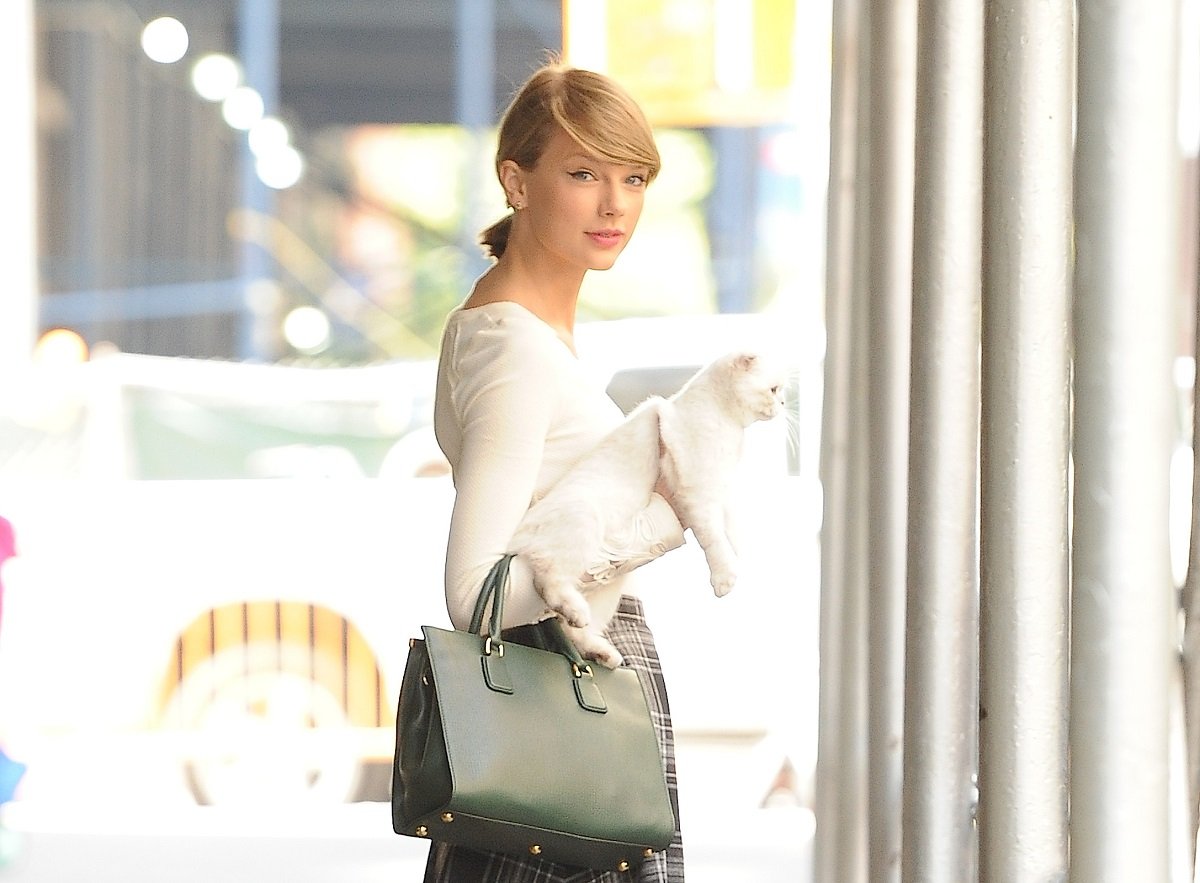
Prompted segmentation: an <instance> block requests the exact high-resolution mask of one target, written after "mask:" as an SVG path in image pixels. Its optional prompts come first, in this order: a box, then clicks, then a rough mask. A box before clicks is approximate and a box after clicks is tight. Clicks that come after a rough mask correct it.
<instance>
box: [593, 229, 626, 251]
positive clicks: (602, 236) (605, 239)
mask: <svg viewBox="0 0 1200 883" xmlns="http://www.w3.org/2000/svg"><path fill="white" fill-rule="evenodd" d="M587 235H588V238H590V239H591V240H592V242H594V243H596V244H597V245H598V246H600V247H601V248H612V247H613V246H614V245H617V244H618V243H620V241H621V240H622V239H624V238H625V234H624V233H622V232H621V231H620V230H589V231H588V234H587Z"/></svg>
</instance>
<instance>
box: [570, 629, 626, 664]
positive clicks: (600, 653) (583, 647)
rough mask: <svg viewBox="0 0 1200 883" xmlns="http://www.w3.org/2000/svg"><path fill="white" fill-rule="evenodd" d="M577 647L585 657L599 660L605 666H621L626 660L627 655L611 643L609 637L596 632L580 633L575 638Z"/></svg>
mask: <svg viewBox="0 0 1200 883" xmlns="http://www.w3.org/2000/svg"><path fill="white" fill-rule="evenodd" d="M575 647H576V649H577V650H579V655H580V656H582V657H583V658H584V659H590V660H592V661H593V662H598V663H600V664H601V665H603V666H604V667H605V668H620V667H621V665H622V664H623V663H624V662H625V657H624V656H622V655H621V653H620V651H619V650H617V648H616V647H614V646H613V645H612V644H611V643H609V641H608V639H607V638H604V637H601V636H600V635H597V634H595V633H594V632H583V633H581V634H580V635H578V636H577V637H576V639H575Z"/></svg>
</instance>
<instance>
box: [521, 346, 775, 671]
mask: <svg viewBox="0 0 1200 883" xmlns="http://www.w3.org/2000/svg"><path fill="white" fill-rule="evenodd" d="M784 379H785V376H784V372H782V371H781V370H780V369H779V368H777V367H776V366H774V365H772V364H770V362H769V360H768V359H766V358H765V357H763V356H762V355H760V354H756V353H750V352H735V353H730V354H728V355H725V356H722V357H721V358H718V359H716V360H715V361H713V362H711V363H710V364H709V365H707V366H705V367H704V368H702V369H701V370H700V371H698V372H697V373H696V374H695V375H694V376H693V377H692V379H691V380H689V381H688V382H687V383H686V384H685V385H684V387H683V388H682V389H681V390H679V392H677V393H676V394H675V395H673V396H671V397H670V398H669V399H663V398H659V397H653V398H650V399H648V400H647V401H645V402H643V403H642V404H641V405H639V406H638V407H637V408H635V409H634V410H633V412H632V413H631V414H630V415H629V417H628V418H627V419H626V420H625V421H624V422H623V423H622V424H621V425H620V426H618V427H617V428H616V429H614V430H613V431H612V432H610V433H609V434H608V435H606V436H605V437H604V438H603V439H602V440H601V441H600V442H599V444H598V445H597V446H596V447H595V448H593V449H592V450H591V451H590V452H589V453H587V454H586V455H584V457H583V458H581V459H580V460H579V461H578V462H577V463H575V464H574V465H573V466H572V467H571V469H570V470H568V472H567V473H566V474H565V475H564V476H563V477H562V478H561V479H559V480H558V481H557V482H556V483H555V484H554V486H553V487H552V488H550V490H549V491H548V492H547V493H546V494H545V496H543V497H542V498H541V499H539V500H538V501H537V502H535V503H534V504H533V505H532V506H531V507H530V508H529V511H528V512H527V513H526V515H525V517H524V518H523V519H522V521H521V523H520V525H518V527H517V531H516V533H515V534H514V535H513V539H512V543H511V544H510V547H509V551H511V552H515V553H516V554H518V555H521V556H523V557H524V558H525V559H526V560H527V561H528V562H529V564H530V567H531V569H532V571H533V581H534V587H535V588H536V589H537V591H538V592H539V594H540V595H541V596H542V598H543V599H544V600H545V601H546V605H547V606H548V607H549V608H550V609H552V610H554V611H555V612H556V613H557V614H558V615H559V617H560V618H561V619H562V620H563V622H564V628H565V630H566V632H567V634H568V635H569V636H570V637H571V639H572V640H573V641H574V642H575V645H576V647H577V648H578V649H579V652H580V653H581V654H582V655H583V656H585V657H587V658H589V659H594V660H596V661H598V662H601V663H603V664H604V665H607V666H609V667H612V668H615V667H617V666H618V665H620V664H621V662H622V661H623V660H622V657H621V654H620V653H618V652H617V649H616V648H615V647H613V645H612V644H611V643H610V642H609V641H608V640H607V639H606V638H605V637H603V635H602V634H601V632H603V631H604V629H605V628H606V627H607V626H608V623H609V621H610V620H611V619H612V616H613V614H614V613H616V609H617V605H618V603H619V602H620V591H619V588H618V587H616V586H612V585H610V582H611V580H612V577H613V576H615V575H616V574H618V573H624V572H627V571H629V570H632V569H633V568H634V567H637V566H638V565H640V564H643V563H645V562H646V561H647V560H650V558H651V557H653V556H645V555H643V556H642V557H641V558H640V559H639V558H635V557H634V556H633V555H632V554H631V553H630V552H629V551H628V550H630V549H633V548H638V547H641V548H644V547H645V545H646V544H645V542H644V541H643V542H641V543H640V544H639V543H636V542H635V539H636V538H634V537H631V536H628V533H629V531H630V530H631V529H632V528H631V525H633V524H634V523H635V516H636V514H637V513H638V512H640V511H641V510H642V509H644V508H645V507H646V505H647V504H648V503H649V500H650V495H651V493H653V492H654V490H655V488H656V486H658V485H659V482H660V481H661V482H662V483H663V486H664V487H665V490H666V492H667V495H668V496H669V498H670V500H671V504H672V506H673V507H674V509H675V512H676V513H677V514H678V515H679V519H680V521H681V522H682V523H683V525H684V526H685V527H687V528H689V529H690V530H691V531H692V534H693V535H694V536H695V538H696V541H697V542H698V543H699V544H700V547H701V548H702V549H703V550H704V555H705V558H706V559H707V561H708V568H709V574H710V581H711V583H712V587H713V591H714V592H715V593H716V594H717V595H718V596H721V595H724V594H726V593H727V592H728V591H729V590H730V589H731V588H733V584H734V582H735V581H736V579H737V553H736V552H735V550H734V545H733V540H732V537H731V536H730V534H731V522H732V517H731V513H730V507H729V497H730V483H731V480H732V478H733V474H734V471H735V469H736V467H737V464H738V460H739V459H740V457H741V450H742V438H743V436H744V434H745V428H746V427H747V426H749V425H751V424H752V423H754V422H755V421H756V420H769V419H771V418H773V417H775V416H776V415H777V414H778V413H779V412H780V410H781V409H782V407H783V395H784ZM581 574H583V575H585V576H584V577H583V578H582V579H581V577H580V575H581Z"/></svg>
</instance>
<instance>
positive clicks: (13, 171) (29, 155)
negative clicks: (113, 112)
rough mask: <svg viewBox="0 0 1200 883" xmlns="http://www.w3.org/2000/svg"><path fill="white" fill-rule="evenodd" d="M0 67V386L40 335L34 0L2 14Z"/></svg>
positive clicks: (17, 0)
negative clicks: (2, 134) (1, 138)
mask: <svg viewBox="0 0 1200 883" xmlns="http://www.w3.org/2000/svg"><path fill="white" fill-rule="evenodd" d="M0 20H2V22H3V27H2V28H0V70H3V71H4V72H5V74H6V76H5V77H4V81H5V82H6V83H7V84H8V87H7V89H6V90H5V91H6V93H7V101H8V110H7V112H6V114H5V117H6V119H7V120H8V125H9V126H11V129H10V131H9V137H8V138H7V139H6V141H7V146H6V154H7V159H8V162H7V163H6V164H5V173H4V186H3V190H4V193H5V194H6V195H5V204H6V208H5V211H4V212H3V213H0V266H3V267H4V268H5V289H6V291H5V294H4V296H3V297H2V298H0V387H7V388H9V389H12V388H14V383H15V381H14V380H13V379H12V378H13V376H14V375H15V374H18V373H20V372H21V370H22V369H24V368H25V367H26V366H27V365H28V364H29V361H30V358H31V356H32V355H33V347H34V342H35V340H36V339H37V330H38V322H37V309H38V284H37V236H36V233H37V228H38V225H37V223H36V222H35V218H36V217H37V190H36V187H37V179H38V178H37V160H36V157H37V152H36V149H35V144H36V137H37V133H36V126H35V115H34V83H35V74H34V51H33V45H34V27H33V0H13V2H11V3H10V4H9V5H8V6H7V7H6V9H5V11H4V13H3V14H0Z"/></svg>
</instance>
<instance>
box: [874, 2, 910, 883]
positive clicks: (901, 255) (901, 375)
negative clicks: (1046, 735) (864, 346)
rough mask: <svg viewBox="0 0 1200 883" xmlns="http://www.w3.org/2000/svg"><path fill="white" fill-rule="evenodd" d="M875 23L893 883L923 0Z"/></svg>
mask: <svg viewBox="0 0 1200 883" xmlns="http://www.w3.org/2000/svg"><path fill="white" fill-rule="evenodd" d="M868 17H869V21H870V25H869V27H870V34H871V60H872V64H871V69H870V84H871V85H870V120H871V124H870V133H871V142H870V164H871V165H870V176H869V180H870V188H871V194H870V206H869V211H870V215H869V217H870V229H869V233H868V236H869V240H868V248H869V254H868V257H867V260H868V289H869V311H870V317H869V333H868V341H869V347H870V349H869V352H870V355H869V359H870V368H869V379H868V393H867V398H868V408H869V421H868V433H869V449H870V483H869V484H870V488H869V492H868V497H869V503H870V505H869V514H868V518H869V542H870V546H869V552H868V555H869V567H870V573H869V576H868V595H869V597H870V614H869V623H868V631H867V634H868V645H869V650H868V659H869V686H868V696H869V699H868V709H869V721H870V726H869V730H868V732H869V740H868V769H869V789H870V800H869V801H868V805H869V825H870V834H869V847H868V860H869V868H870V873H869V877H870V879H871V881H872V883H887V881H890V880H899V879H900V815H901V791H902V779H903V740H904V605H905V585H906V575H905V573H906V555H907V552H906V546H907V541H906V526H907V512H908V433H909V348H910V336H909V329H910V324H911V313H912V212H913V174H914V172H913V150H914V126H915V116H916V111H915V102H916V98H915V90H916V36H917V35H916V30H917V4H916V0H872V2H871V4H870V12H869V16H868Z"/></svg>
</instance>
